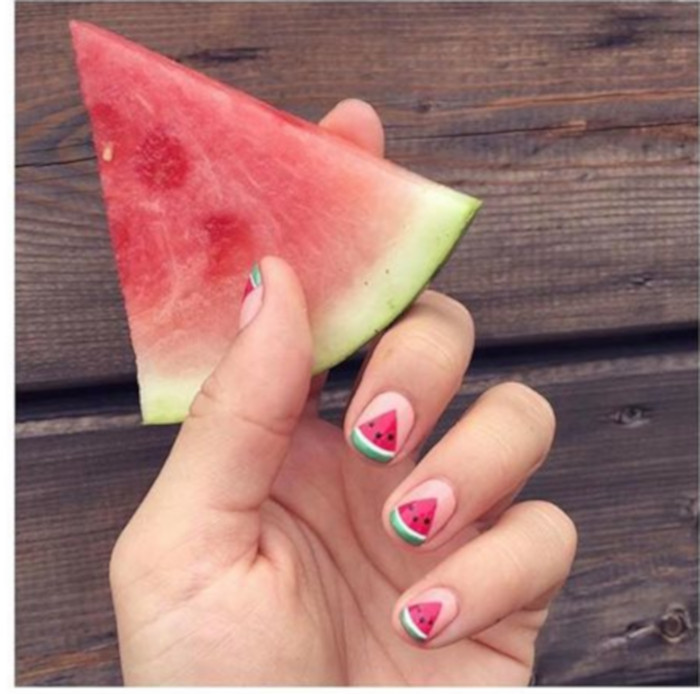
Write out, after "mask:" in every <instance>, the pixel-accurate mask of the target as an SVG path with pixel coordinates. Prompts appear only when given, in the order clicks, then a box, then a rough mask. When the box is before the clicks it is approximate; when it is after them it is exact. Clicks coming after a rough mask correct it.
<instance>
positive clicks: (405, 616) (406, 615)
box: [399, 607, 428, 641]
mask: <svg viewBox="0 0 700 694" xmlns="http://www.w3.org/2000/svg"><path fill="white" fill-rule="evenodd" d="M399 621H400V622H401V626H402V627H403V628H404V630H405V631H406V633H407V634H408V635H409V636H410V637H411V638H412V639H414V640H415V641H425V640H427V638H428V635H427V634H424V633H423V632H422V631H421V630H420V629H419V628H418V627H417V626H416V624H415V623H414V621H413V619H411V613H410V612H409V611H408V607H404V608H403V610H401V614H400V616H399Z"/></svg>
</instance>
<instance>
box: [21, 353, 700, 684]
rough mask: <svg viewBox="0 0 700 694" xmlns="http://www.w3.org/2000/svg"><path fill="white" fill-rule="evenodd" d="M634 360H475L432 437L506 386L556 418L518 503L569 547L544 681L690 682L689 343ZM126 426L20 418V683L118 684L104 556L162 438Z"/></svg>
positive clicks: (546, 645) (108, 415)
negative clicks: (558, 514)
mask: <svg viewBox="0 0 700 694" xmlns="http://www.w3.org/2000/svg"><path fill="white" fill-rule="evenodd" d="M657 347H658V345H657ZM640 351H641V353H640V354H639V355H634V354H633V353H632V352H631V350H630V349H629V348H624V349H619V350H616V352H615V353H614V354H611V353H610V352H609V351H608V352H607V353H605V352H603V351H601V350H589V351H587V352H584V353H579V354H573V355H571V354H570V355H569V356H568V357H566V358H564V357H562V354H563V352H562V351H558V352H557V354H558V356H556V357H553V356H552V355H551V354H547V353H546V352H545V353H544V354H543V355H540V356H537V355H528V356H526V357H524V358H521V357H518V356H506V357H504V358H501V357H499V358H497V359H493V358H487V359H477V364H476V365H475V367H474V368H473V369H472V372H471V373H470V375H469V379H468V381H466V382H465V385H464V386H463V389H462V391H461V392H460V394H459V396H458V397H457V398H456V400H455V401H454V403H453V405H452V406H451V407H450V409H449V411H448V412H447V413H446V415H445V417H444V419H443V421H442V423H441V426H440V427H439V430H438V434H440V433H442V432H443V431H444V430H445V428H446V427H447V426H449V425H450V424H451V423H452V422H454V421H455V420H456V418H457V417H458V416H459V415H460V413H461V412H462V411H463V409H464V408H465V406H467V405H468V404H469V403H470V402H471V401H472V400H473V399H474V397H475V396H476V395H477V394H478V393H480V392H482V391H483V390H484V389H485V388H487V387H489V386H491V385H493V384H494V383H496V382H498V381H501V380H504V379H509V378H516V379H518V380H522V381H524V382H527V383H530V384H531V385H533V386H534V387H536V388H538V389H539V390H540V391H541V392H543V393H544V394H546V395H547V396H548V397H549V398H550V399H551V401H552V402H553V404H554V406H555V409H556V411H557V413H558V418H559V429H558V436H557V441H556V444H555V449H554V452H553V454H552V456H551V459H550V461H549V462H548V464H547V465H546V466H545V468H544V469H543V471H542V472H541V473H540V474H539V475H538V476H537V477H536V479H535V480H534V481H533V482H532V483H531V484H530V485H529V486H528V488H527V489H526V491H525V496H526V497H540V498H547V499H551V500H553V501H555V502H556V503H559V504H560V505H561V506H562V507H563V508H565V509H566V510H567V511H568V512H569V513H570V514H571V515H572V516H573V518H574V519H575V521H576V523H577V525H578V527H579V531H580V548H579V554H578V557H577V560H576V564H575V568H574V572H573V575H572V578H571V580H570V581H569V583H568V584H567V586H566V588H565V589H564V591H563V593H562V594H561V596H560V598H559V599H558V601H557V603H556V605H555V608H554V610H553V612H552V616H551V618H550V621H549V623H548V626H547V627H546V629H545V632H544V634H543V636H542V638H541V643H540V651H539V658H538V664H537V681H538V682H539V683H541V684H584V683H586V684H603V683H606V684H631V683H637V684H643V683H652V682H660V681H670V680H677V679H683V680H696V679H697V652H698V642H697V610H698V603H697V594H698V592H697V558H698V556H697V460H698V449H697V443H698V441H697V415H698V411H697V390H696V384H697V344H696V343H695V342H692V341H690V343H689V344H687V345H685V346H677V347H676V348H675V349H672V350H671V349H669V350H667V351H665V352H659V353H654V349H653V348H652V347H649V348H648V349H646V350H645V347H644V346H642V348H641V350H640ZM348 393H349V387H348V386H346V387H345V388H335V389H334V390H333V391H331V392H330V393H329V394H327V395H326V396H325V398H324V413H325V416H327V417H328V418H329V419H330V420H332V421H338V420H339V419H340V417H341V416H342V410H343V407H344V405H345V402H346V399H347V396H348ZM57 414H61V412H60V411H57ZM63 414H64V415H65V414H66V413H65V412H64V413H63ZM137 421H138V416H137V415H136V413H135V412H133V411H132V412H128V411H126V409H125V407H124V405H123V403H121V402H119V403H118V405H117V407H116V409H115V410H110V409H109V408H108V407H106V406H105V407H103V408H102V414H100V415H99V416H96V415H94V414H92V415H87V414H86V413H84V412H83V413H81V412H80V411H79V410H75V411H74V412H73V415H72V416H70V417H68V416H66V417H64V419H63V420H61V419H60V418H58V419H56V418H53V419H51V418H48V417H47V418H45V419H42V420H36V421H34V420H26V421H23V422H21V423H20V424H18V427H17V434H18V441H17V456H18V464H17V477H16V479H17V501H16V513H17V526H16V527H17V543H16V547H17V569H16V570H17V574H16V584H17V600H16V610H17V613H16V614H17V625H16V648H17V682H18V684H24V685H29V684H34V685H38V684H44V685H46V684H58V683H61V684H71V685H88V684H93V685H94V684H118V683H119V682H120V676H119V668H118V660H117V658H118V655H117V650H116V637H115V627H114V621H113V615H112V609H111V606H110V601H109V594H108V586H107V562H108V557H109V554H110V549H111V547H112V544H113V542H114V540H115V538H116V536H117V534H118V532H119V530H120V528H121V527H122V526H123V525H124V524H125V523H126V521H127V520H128V518H129V517H130V515H131V513H132V512H133V510H134V509H135V507H136V506H137V505H138V503H139V500H140V499H141V498H142V497H143V495H144V493H145V492H146V490H147V489H148V487H149V485H150V484H151V483H152V481H153V479H154V478H155V476H156V474H157V472H158V469H159V466H160V464H161V461H162V460H163V459H164V457H165V455H166V453H167V450H168V447H169V445H170V444H171V441H172V439H173V436H174V434H175V431H176V429H175V428H174V427H155V428H154V427H139V426H138V424H137ZM60 431H64V432H65V431H70V432H71V433H68V434H65V433H64V434H61V433H57V432H60ZM675 605H678V606H679V608H677V609H678V610H680V612H674V610H675V609H676V608H675V607H674V606H675ZM686 619H687V620H689V623H688V625H687V626H686V624H685V622H684V620H686Z"/></svg>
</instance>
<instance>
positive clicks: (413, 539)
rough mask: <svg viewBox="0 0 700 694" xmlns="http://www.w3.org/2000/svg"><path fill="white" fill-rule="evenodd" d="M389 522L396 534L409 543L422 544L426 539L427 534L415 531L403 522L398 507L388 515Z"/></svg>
mask: <svg viewBox="0 0 700 694" xmlns="http://www.w3.org/2000/svg"><path fill="white" fill-rule="evenodd" d="M389 522H390V523H391V527H392V528H393V529H394V530H395V531H396V534H397V535H398V536H399V537H400V538H401V539H402V540H404V541H405V542H408V544H409V545H414V546H418V545H422V544H423V543H424V542H425V541H426V540H427V539H428V536H427V535H421V534H420V533H417V532H416V531H415V530H413V529H412V528H409V527H408V526H407V525H406V523H404V520H403V518H401V515H400V514H399V511H398V509H394V510H393V511H392V512H391V515H390V516H389Z"/></svg>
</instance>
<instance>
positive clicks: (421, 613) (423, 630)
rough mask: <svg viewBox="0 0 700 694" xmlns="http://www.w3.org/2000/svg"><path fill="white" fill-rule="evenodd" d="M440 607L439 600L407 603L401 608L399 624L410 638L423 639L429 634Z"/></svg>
mask: <svg viewBox="0 0 700 694" xmlns="http://www.w3.org/2000/svg"><path fill="white" fill-rule="evenodd" d="M441 609H442V603H440V602H422V603H418V604H416V605H409V606H408V607H404V608H403V610H401V615H400V620H401V625H402V626H403V628H404V629H405V630H406V633H407V634H408V635H409V636H410V637H411V638H413V639H415V640H416V641H425V640H426V639H427V638H428V637H429V636H430V633H431V632H432V630H433V627H434V626H435V622H436V621H437V618H438V615H439V614H440V610H441Z"/></svg>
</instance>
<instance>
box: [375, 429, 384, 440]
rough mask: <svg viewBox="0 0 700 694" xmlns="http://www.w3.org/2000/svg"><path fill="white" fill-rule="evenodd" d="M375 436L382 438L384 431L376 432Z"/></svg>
mask: <svg viewBox="0 0 700 694" xmlns="http://www.w3.org/2000/svg"><path fill="white" fill-rule="evenodd" d="M374 438H375V439H381V438H382V432H381V431H378V432H376V433H375V434H374Z"/></svg>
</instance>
